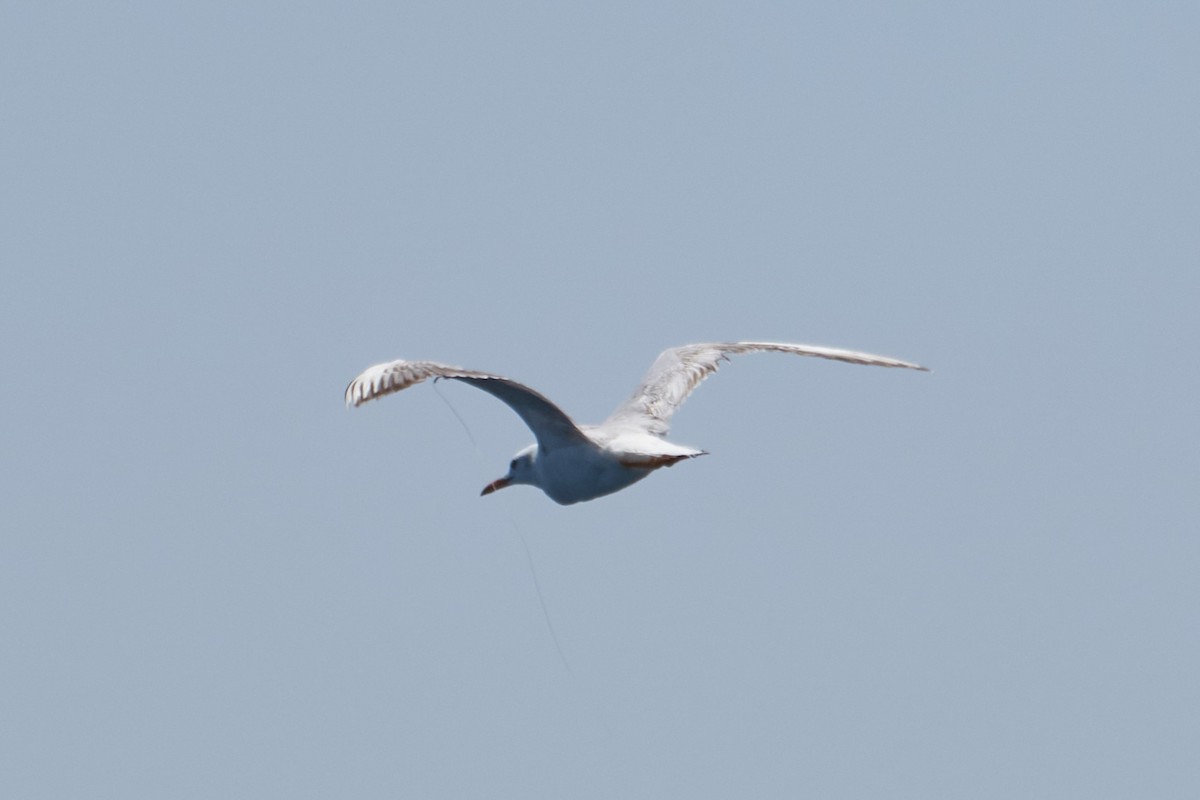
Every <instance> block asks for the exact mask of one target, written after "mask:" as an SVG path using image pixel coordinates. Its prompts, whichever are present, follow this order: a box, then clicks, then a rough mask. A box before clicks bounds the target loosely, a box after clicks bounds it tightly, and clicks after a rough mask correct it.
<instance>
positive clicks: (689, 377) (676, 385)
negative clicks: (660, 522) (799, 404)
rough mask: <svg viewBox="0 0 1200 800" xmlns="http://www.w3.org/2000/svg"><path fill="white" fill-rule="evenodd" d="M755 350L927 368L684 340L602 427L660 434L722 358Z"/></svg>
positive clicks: (831, 351)
mask: <svg viewBox="0 0 1200 800" xmlns="http://www.w3.org/2000/svg"><path fill="white" fill-rule="evenodd" d="M757 352H773V353H791V354H793V355H797V356H815V357H817V358H829V359H833V360H834V361H848V362H850V363H851V364H868V365H871V366H876V367H904V368H906V369H919V370H922V371H923V372H928V371H929V370H928V369H926V368H925V367H922V366H920V365H919V364H910V363H909V362H907V361H900V360H898V359H895V358H887V357H885V356H875V355H871V354H870V353H858V352H855V351H853V350H838V349H836V348H833V347H814V346H813V345H806V344H775V343H772V342H725V343H713V344H686V345H684V346H682V347H673V348H671V349H670V350H664V351H663V353H662V354H661V355H660V356H659V357H658V358H657V359H655V361H654V363H653V364H652V365H651V366H650V371H649V372H647V373H646V376H645V377H644V378H642V383H641V385H640V386H638V388H637V389H636V390H635V391H634V393H633V396H632V397H630V398H629V399H628V400H626V401H625V402H624V403H622V404H621V405H620V406H618V407H617V410H616V411H614V412H613V413H612V416H610V417H609V418H608V419H607V420H606V421H605V422H604V425H605V426H613V427H620V426H624V425H628V426H634V427H638V428H641V429H642V430H645V431H647V432H648V433H653V434H655V435H657V436H665V435H666V433H667V431H668V430H669V428H670V420H671V415H672V414H674V413H675V411H676V410H677V409H678V408H679V407H680V406H681V405H683V401H684V400H687V398H688V395H690V394H691V393H692V390H694V389H695V388H696V387H697V386H699V385H700V382H701V381H703V380H704V379H705V378H707V377H708V376H709V375H711V374H712V373H714V372H716V371H717V367H719V366H720V365H721V362H722V361H728V360H729V356H731V355H737V354H740V353H757Z"/></svg>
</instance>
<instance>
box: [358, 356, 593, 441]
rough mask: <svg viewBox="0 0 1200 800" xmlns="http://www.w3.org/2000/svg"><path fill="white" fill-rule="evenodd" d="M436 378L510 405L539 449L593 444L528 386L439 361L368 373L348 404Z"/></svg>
mask: <svg viewBox="0 0 1200 800" xmlns="http://www.w3.org/2000/svg"><path fill="white" fill-rule="evenodd" d="M429 378H433V379H434V380H437V379H438V378H451V379H453V380H456V381H462V382H463V383H469V384H471V385H472V386H475V387H478V388H480V389H482V390H483V391H485V392H487V393H488V394H491V395H493V396H495V397H498V398H499V399H501V400H503V401H504V402H505V403H507V404H508V406H509V408H511V409H512V410H513V411H515V412H517V415H518V416H519V417H520V418H521V419H522V420H523V421H524V422H525V424H526V425H528V426H529V430H531V431H533V435H534V436H535V437H536V438H537V443H538V447H539V448H540V449H541V450H542V451H543V452H547V451H550V450H553V449H554V448H556V447H565V446H568V445H573V444H591V440H590V439H588V438H587V437H586V436H585V435H584V434H583V432H582V431H581V430H579V428H578V427H576V425H575V423H574V422H572V421H571V418H570V417H568V416H567V415H566V414H565V413H563V410H562V409H561V408H559V407H558V406H556V405H554V403H551V402H550V401H549V400H547V399H546V398H545V397H543V396H542V395H540V394H538V393H537V392H535V391H534V390H533V389H530V388H529V387H528V386H525V385H523V384H520V383H517V382H516V381H513V380H509V379H508V378H505V377H502V376H500V375H492V374H490V373H487V372H478V371H476V370H472V369H462V368H461V367H452V366H450V365H448V364H439V363H437V362H436V361H391V362H388V363H387V364H376V365H375V366H373V367H371V368H370V369H367V370H365V371H364V372H363V373H362V374H361V375H359V376H358V377H357V378H355V379H354V380H352V381H350V385H349V386H347V387H346V405H348V406H360V405H362V404H363V403H365V402H367V401H368V400H374V399H376V398H379V397H383V396H384V395H388V394H392V393H394V392H399V391H402V390H404V389H407V388H408V387H410V386H415V385H416V384H418V383H421V382H422V381H425V380H428V379H429Z"/></svg>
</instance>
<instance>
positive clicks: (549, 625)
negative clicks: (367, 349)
mask: <svg viewBox="0 0 1200 800" xmlns="http://www.w3.org/2000/svg"><path fill="white" fill-rule="evenodd" d="M437 384H438V379H437V378H435V379H434V381H433V389H434V391H435V392H437V396H438V397H439V398H441V400H442V402H443V403H445V404H446V408H448V409H450V413H451V414H453V415H454V418H455V419H457V420H458V424H459V425H462V429H463V432H464V433H465V434H466V435H467V440H468V441H470V442H471V447H473V448H474V450H475V460H476V462H478V464H479V468H480V470H481V474H482V471H483V470H486V469H487V463H486V462H485V460H484V458H483V451H482V450H481V449H480V448H479V443H478V442H477V441H475V437H474V436H473V435H472V434H471V428H470V426H469V425H467V421H466V420H465V419H463V418H462V415H461V414H459V413H458V409H456V408H455V407H454V405H453V404H452V403H451V402H450V401H449V400H448V399H447V398H446V396H445V395H444V394H442V392H441V390H440V389H439V388H438V385H437ZM505 513H506V515H507V516H508V523H509V524H510V525H512V529H513V531H514V532H515V533H516V534H517V538H518V539H520V540H521V546H522V547H523V548H525V560H526V562H527V563H528V564H529V574H530V576H531V577H532V578H533V588H534V590H535V591H536V592H537V599H538V605H539V606H541V609H542V618H543V619H544V620H546V630H548V631H550V639H551V640H552V641H553V642H554V649H555V650H557V651H558V657H559V660H561V661H562V665H563V667H564V668H566V670H567V674H568V675H570V676H571V677H572V678H574V677H575V670H573V669H571V662H570V661H568V660H567V654H566V653H565V652H563V648H562V644H561V643H560V642H559V641H558V632H557V631H555V630H554V623H553V622H552V621H551V620H550V610H549V609H548V608H546V597H545V595H543V594H542V584H541V581H539V580H538V575H537V567H535V566H534V563H533V553H532V552H531V551H530V549H529V542H527V541H526V540H525V534H524V533H523V532H522V531H521V528H520V526H518V525H517V520H516V517H514V516H513V514H512V511H511V510H510V509H508V508H505Z"/></svg>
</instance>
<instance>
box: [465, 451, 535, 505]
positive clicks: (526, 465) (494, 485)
mask: <svg viewBox="0 0 1200 800" xmlns="http://www.w3.org/2000/svg"><path fill="white" fill-rule="evenodd" d="M536 462H537V445H536V444H531V445H529V447H526V448H525V449H524V450H522V451H521V452H519V453H517V454H516V455H515V456H513V460H512V461H510V462H508V474H507V475H505V476H504V477H503V478H497V479H496V480H494V481H492V482H491V483H489V484H488V485H487V486H485V487H483V491H482V492H480V493H479V494H480V496H481V497H482V496H483V495H485V494H491V493H492V492H494V491H496V490H497V489H503V488H504V487H506V486H515V485H518V484H522V483H526V484H534V485H536V484H537V480H536V479H535V476H534V469H533V466H534V464H535V463H536Z"/></svg>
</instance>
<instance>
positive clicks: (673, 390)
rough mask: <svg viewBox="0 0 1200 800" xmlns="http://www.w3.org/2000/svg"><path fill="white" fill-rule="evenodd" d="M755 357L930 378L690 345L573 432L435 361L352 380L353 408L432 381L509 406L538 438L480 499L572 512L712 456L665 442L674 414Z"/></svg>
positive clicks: (743, 346)
mask: <svg viewBox="0 0 1200 800" xmlns="http://www.w3.org/2000/svg"><path fill="white" fill-rule="evenodd" d="M756 352H772V353H791V354H793V355H798V356H815V357H817V358H828V359H832V360H834V361H847V362H849V363H851V364H867V365H870V366H876V367H903V368H905V369H916V370H921V371H922V372H928V371H929V370H928V369H927V368H925V367H922V366H921V365H919V364H912V363H909V362H907V361H900V360H899V359H895V358H887V357H885V356H876V355H871V354H870V353H858V352H854V351H852V350H838V349H835V348H832V347H815V346H813V345H804V344H775V343H772V342H727V343H714V344H686V345H683V346H682V347H673V348H671V349H669V350H664V351H663V352H662V354H660V355H659V357H658V358H657V359H655V361H654V363H653V364H652V365H651V366H650V371H649V372H647V373H646V375H645V377H644V378H642V382H641V384H640V385H639V386H638V387H637V389H635V390H634V392H633V395H631V396H630V398H629V399H628V400H626V401H625V402H624V403H622V404H621V405H619V406H617V410H616V411H614V412H613V413H612V415H611V416H609V418H608V419H606V420H605V421H604V422H602V423H600V424H599V425H576V424H575V423H574V422H573V421H572V420H571V418H570V417H568V416H567V415H566V413H565V412H563V410H562V409H561V408H559V407H558V406H556V405H555V404H554V403H552V402H551V401H550V400H548V399H546V397H545V396H543V395H542V394H540V393H538V392H536V391H534V390H533V389H530V388H529V387H528V386H525V385H524V384H521V383H517V382H516V381H514V380H511V379H510V378H505V377H503V376H501V375H493V374H492V373H489V372H479V371H477V370H471V369H463V368H462V367H453V366H450V365H448V364H439V363H437V362H436V361H389V362H388V363H386V364H376V365H375V366H373V367H371V368H369V369H367V370H365V371H364V372H363V373H362V374H361V375H359V376H358V377H357V378H355V379H354V380H352V381H351V382H350V385H349V386H347V387H346V405H347V406H360V405H362V404H363V403H365V402H367V401H368V400H375V399H376V398H379V397H383V396H384V395H389V394H392V393H393V392H399V391H401V390H403V389H407V388H408V387H410V386H415V385H416V384H418V383H421V382H423V381H425V380H427V379H429V378H433V379H434V380H435V381H437V380H439V379H441V378H450V379H453V380H456V381H462V382H463V383H469V384H471V385H472V386H475V387H477V388H479V389H482V390H483V391H485V392H487V393H489V394H491V395H493V396H495V397H497V398H499V399H500V400H502V401H503V402H505V403H507V404H508V406H509V407H510V408H512V410H513V411H515V412H517V416H519V417H520V418H521V419H522V420H523V421H524V423H525V424H526V425H528V426H529V429H530V430H531V431H533V435H534V438H535V439H536V440H537V441H536V442H535V443H534V444H531V445H529V446H528V447H526V448H524V449H523V450H521V451H520V452H518V453H517V454H516V456H514V457H513V460H512V461H511V462H510V463H509V465H508V474H507V475H505V476H504V477H502V478H497V479H496V480H494V481H492V482H491V483H489V484H488V485H487V486H485V487H484V489H483V492H482V493H481V494H484V495H487V494H491V493H492V492H494V491H496V490H497V489H503V488H505V487H506V486H516V485H520V484H527V485H531V486H536V487H538V488H539V489H541V490H542V491H543V492H545V493H546V494H547V495H548V496H549V497H550V499H551V500H553V501H555V502H556V503H561V504H562V505H570V504H571V503H579V502H581V501H584V500H594V499H595V498H597V497H603V496H604V495H607V494H612V493H613V492H616V491H619V490H621V489H624V488H625V487H626V486H630V485H632V484H634V483H637V482H638V481H640V480H641V479H642V478H645V477H646V476H648V475H649V474H650V473H651V472H653V471H654V470H656V469H659V468H661V467H670V466H672V465H674V464H676V463H677V462H679V461H682V460H684V459H688V458H696V457H697V456H702V455H706V453H705V451H703V450H697V449H695V448H692V447H684V446H682V445H678V444H675V443H673V442H668V441H667V440H666V435H667V432H668V430H669V425H670V421H671V416H672V415H673V414H674V413H675V412H676V411H677V410H678V409H679V407H680V406H681V405H683V401H684V400H686V399H687V398H688V395H690V394H691V393H692V391H693V390H694V389H695V388H696V387H697V386H699V385H700V382H701V381H703V380H704V379H705V378H707V377H708V376H709V375H711V374H712V373H714V372H716V371H717V368H718V367H719V366H720V365H721V362H722V361H728V360H729V356H731V355H738V354H741V353H756Z"/></svg>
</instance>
